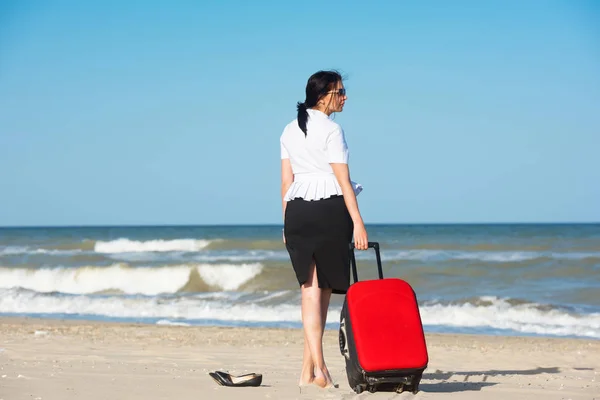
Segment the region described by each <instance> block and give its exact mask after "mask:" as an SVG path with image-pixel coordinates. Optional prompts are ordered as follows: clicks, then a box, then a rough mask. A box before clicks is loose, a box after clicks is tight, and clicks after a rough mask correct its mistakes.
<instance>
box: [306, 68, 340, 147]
mask: <svg viewBox="0 0 600 400" xmlns="http://www.w3.org/2000/svg"><path fill="white" fill-rule="evenodd" d="M342 80H343V79H342V76H341V75H340V73H339V72H337V71H319V72H315V73H314V74H312V75H311V77H310V78H308V82H307V83H306V100H304V103H298V105H297V109H298V126H299V127H300V129H301V130H302V132H304V136H306V122H307V121H308V112H307V111H306V110H307V109H309V108H311V107H314V106H316V105H317V102H318V101H319V100H320V99H321V97H323V96H325V95H326V94H327V92H328V91H330V90H331V89H332V88H333V87H334V86H335V84H336V83H338V82H341V81H342Z"/></svg>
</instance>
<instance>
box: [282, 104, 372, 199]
mask: <svg viewBox="0 0 600 400" xmlns="http://www.w3.org/2000/svg"><path fill="white" fill-rule="evenodd" d="M306 130H307V132H308V135H306V136H304V132H302V130H301V129H300V127H299V126H298V121H297V120H294V121H292V122H290V123H289V124H288V125H287V126H286V127H285V128H284V130H283V133H282V134H281V138H280V143H281V158H282V159H285V158H289V159H290V163H291V164H292V171H293V172H294V182H293V183H292V185H291V186H290V188H289V189H288V191H287V193H286V194H285V196H284V200H285V201H290V200H292V199H294V198H302V199H304V200H320V199H325V198H328V197H331V196H335V195H342V188H341V186H340V184H339V183H338V181H337V179H336V177H335V175H334V173H333V168H331V165H329V163H343V164H348V157H349V153H348V145H347V144H346V138H345V136H344V131H343V130H342V128H341V127H340V126H339V125H338V124H337V123H335V122H334V121H332V120H331V119H330V118H329V117H328V116H327V114H325V113H323V112H321V111H318V110H313V109H308V121H307V123H306ZM351 183H352V187H353V189H354V193H355V194H356V195H358V194H359V193H360V192H361V191H362V185H360V184H358V183H356V182H351Z"/></svg>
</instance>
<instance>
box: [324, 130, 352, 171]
mask: <svg viewBox="0 0 600 400" xmlns="http://www.w3.org/2000/svg"><path fill="white" fill-rule="evenodd" d="M327 162H329V163H339V164H348V145H347V144H346V138H345V136H344V131H343V130H342V128H340V127H339V126H338V127H336V128H335V129H334V130H333V131H331V132H330V133H329V136H327Z"/></svg>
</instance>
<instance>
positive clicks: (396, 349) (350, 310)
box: [340, 242, 429, 393]
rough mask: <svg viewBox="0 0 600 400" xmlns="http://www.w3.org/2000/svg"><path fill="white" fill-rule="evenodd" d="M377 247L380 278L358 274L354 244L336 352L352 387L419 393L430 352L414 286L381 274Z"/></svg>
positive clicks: (358, 391) (372, 243) (372, 245)
mask: <svg viewBox="0 0 600 400" xmlns="http://www.w3.org/2000/svg"><path fill="white" fill-rule="evenodd" d="M369 247H373V248H374V249H375V254H376V256H377V264H378V269H379V278H380V279H377V280H368V281H360V282H358V279H357V272H356V261H355V259H354V251H353V246H351V250H350V251H351V252H352V253H351V256H350V260H351V263H352V269H353V274H354V280H355V283H354V284H352V285H351V286H350V288H349V289H348V293H347V294H346V298H345V300H344V306H343V308H342V313H341V315H340V351H341V352H342V355H343V356H344V357H345V358H346V373H347V375H348V383H349V385H350V387H351V388H352V389H353V390H354V391H355V392H357V393H361V392H362V391H363V390H369V391H371V392H375V391H377V390H388V389H392V390H395V391H396V392H402V391H404V390H410V391H412V392H413V393H417V392H418V386H419V382H420V380H421V377H422V375H423V371H424V370H425V368H427V364H428V361H429V359H428V353H427V345H426V342H425V335H424V333H423V325H422V323H421V316H420V313H419V307H418V303H417V298H416V295H415V293H414V291H413V289H412V287H411V286H410V285H409V284H408V283H407V282H405V281H403V280H402V279H398V278H386V279H383V272H382V268H381V257H380V255H379V244H378V243H376V242H371V243H369Z"/></svg>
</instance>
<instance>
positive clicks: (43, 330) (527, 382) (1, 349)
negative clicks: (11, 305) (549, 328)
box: [0, 318, 600, 400]
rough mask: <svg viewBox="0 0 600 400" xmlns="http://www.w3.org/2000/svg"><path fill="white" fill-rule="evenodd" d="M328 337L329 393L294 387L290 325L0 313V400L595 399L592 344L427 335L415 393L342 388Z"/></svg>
mask: <svg viewBox="0 0 600 400" xmlns="http://www.w3.org/2000/svg"><path fill="white" fill-rule="evenodd" d="M337 340H338V339H337V332H336V331H327V332H326V334H325V339H324V344H325V357H326V361H327V362H328V365H329V367H330V370H331V373H332V376H333V378H334V380H335V381H336V382H337V383H339V388H337V389H328V390H325V389H319V388H317V387H309V388H303V389H302V391H300V389H299V388H298V386H297V381H298V372H299V368H300V363H301V356H302V332H301V331H300V330H285V329H247V328H213V327H174V326H149V325H125V324H108V323H94V322H81V321H50V320H36V319H17V318H0V399H2V400H24V399H27V400H36V399H38V400H41V399H43V400H53V399H60V400H69V399H78V400H80V399H85V400H96V399H98V400H99V399H102V400H104V399H110V400H119V399H132V400H135V399H144V400H151V399H177V400H186V399H194V400H200V399H237V398H240V399H248V400H252V399H371V398H372V399H412V398H415V399H437V398H440V399H491V400H494V399H498V400H499V399H510V400H518V399H587V400H592V399H597V400H600V341H599V340H585V339H547V338H525V337H492V336H471V335H439V334H431V335H427V344H428V349H429V356H430V363H429V367H428V369H427V370H426V371H425V374H424V377H423V381H422V382H421V391H420V392H419V393H418V394H417V395H413V394H412V393H406V392H405V393H402V394H396V393H390V392H386V393H375V394H371V393H362V394H360V395H357V394H355V393H354V392H352V391H351V389H350V388H349V386H348V383H347V380H346V375H345V369H344V359H343V357H342V356H341V355H340V353H339V349H338V342H337ZM217 369H220V370H226V371H229V372H231V373H232V374H243V373H248V372H260V373H262V374H263V376H264V378H263V385H262V386H261V387H258V388H253V387H250V388H231V387H222V386H218V385H217V384H216V383H215V382H214V381H213V380H212V379H211V378H210V377H209V376H208V372H210V371H213V370H217Z"/></svg>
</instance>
